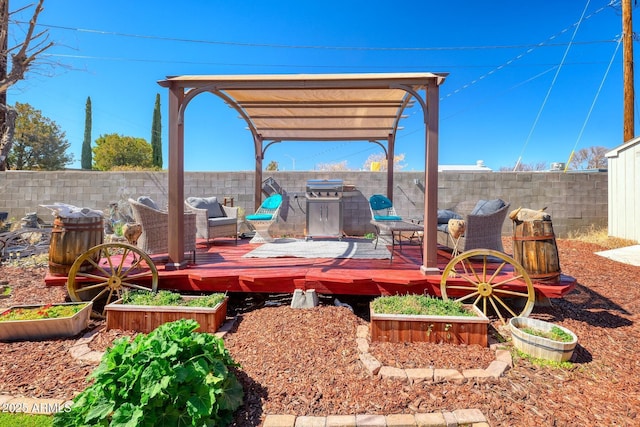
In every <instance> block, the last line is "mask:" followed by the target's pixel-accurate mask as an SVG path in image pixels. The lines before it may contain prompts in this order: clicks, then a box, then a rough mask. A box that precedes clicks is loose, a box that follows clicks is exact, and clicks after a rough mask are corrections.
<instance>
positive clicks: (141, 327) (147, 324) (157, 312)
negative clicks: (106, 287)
mask: <svg viewBox="0 0 640 427" xmlns="http://www.w3.org/2000/svg"><path fill="white" fill-rule="evenodd" d="M202 298H204V297H198V296H183V297H182V299H183V300H184V301H193V300H198V299H202ZM228 300H229V297H224V299H223V300H222V302H221V303H219V304H218V305H216V306H215V307H197V306H183V305H180V306H175V305H132V304H123V301H122V299H119V300H117V301H115V302H113V303H111V304H107V305H106V306H105V312H106V315H107V329H122V330H129V331H136V332H143V333H149V332H151V331H152V330H154V329H155V328H157V327H158V326H160V325H162V324H163V323H167V322H173V321H175V320H179V319H193V320H195V321H196V322H198V324H200V328H198V329H197V331H199V332H209V333H214V332H216V331H217V330H218V328H219V327H220V326H221V325H222V324H223V323H224V321H225V319H226V317H227V301H228Z"/></svg>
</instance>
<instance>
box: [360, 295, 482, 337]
mask: <svg viewBox="0 0 640 427" xmlns="http://www.w3.org/2000/svg"><path fill="white" fill-rule="evenodd" d="M383 298H384V297H383ZM462 307H463V309H464V310H465V311H467V312H469V313H470V315H468V316H467V315H447V314H391V313H376V312H375V310H374V308H373V305H372V306H371V340H372V341H381V342H398V343H399V342H431V343H437V344H439V343H445V344H456V345H459V344H466V345H472V344H477V345H480V346H482V347H486V346H487V344H488V325H489V319H488V318H487V317H486V316H485V315H484V314H483V313H482V311H480V310H479V309H478V308H477V307H475V306H473V305H462Z"/></svg>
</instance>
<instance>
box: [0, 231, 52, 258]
mask: <svg viewBox="0 0 640 427" xmlns="http://www.w3.org/2000/svg"><path fill="white" fill-rule="evenodd" d="M50 240H51V230H50V229H47V228H21V229H19V230H15V231H10V232H6V233H0V259H12V258H22V257H26V256H31V255H39V254H42V253H45V252H47V251H48V250H49V242H50Z"/></svg>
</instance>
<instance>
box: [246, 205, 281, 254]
mask: <svg viewBox="0 0 640 427" xmlns="http://www.w3.org/2000/svg"><path fill="white" fill-rule="evenodd" d="M281 206H282V195H280V194H273V195H271V196H269V197H267V198H266V199H265V200H264V202H262V204H261V205H260V207H259V208H258V210H256V212H255V213H254V214H251V215H247V216H246V217H245V219H246V220H247V222H248V223H249V225H251V227H253V229H254V230H255V232H256V233H255V235H254V236H253V238H252V239H251V243H264V242H273V241H274V240H275V239H274V238H273V237H272V236H271V234H270V233H269V228H270V227H271V225H272V224H273V223H274V222H276V221H278V217H279V216H280V207H281Z"/></svg>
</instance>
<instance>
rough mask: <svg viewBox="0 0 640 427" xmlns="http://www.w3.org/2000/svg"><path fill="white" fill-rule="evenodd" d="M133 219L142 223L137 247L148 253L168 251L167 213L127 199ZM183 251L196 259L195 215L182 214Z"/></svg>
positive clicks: (164, 252)
mask: <svg viewBox="0 0 640 427" xmlns="http://www.w3.org/2000/svg"><path fill="white" fill-rule="evenodd" d="M129 206H131V212H132V214H133V219H134V220H135V221H136V222H137V223H138V224H140V225H142V234H141V235H140V237H139V238H138V245H137V246H138V248H139V249H141V250H143V251H144V252H146V253H147V254H149V255H152V254H166V253H168V252H169V213H168V212H166V211H162V210H159V209H154V208H153V207H150V206H148V205H146V204H143V203H140V202H138V201H136V200H133V199H129ZM184 251H185V252H192V253H193V261H194V262H195V260H196V215H195V214H193V213H191V212H189V213H187V212H185V214H184Z"/></svg>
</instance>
